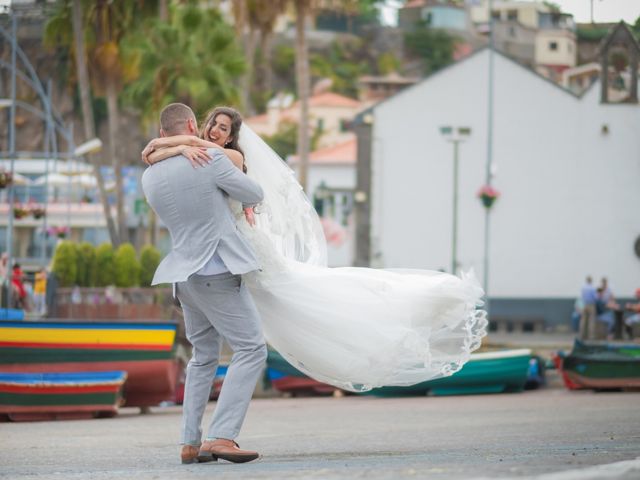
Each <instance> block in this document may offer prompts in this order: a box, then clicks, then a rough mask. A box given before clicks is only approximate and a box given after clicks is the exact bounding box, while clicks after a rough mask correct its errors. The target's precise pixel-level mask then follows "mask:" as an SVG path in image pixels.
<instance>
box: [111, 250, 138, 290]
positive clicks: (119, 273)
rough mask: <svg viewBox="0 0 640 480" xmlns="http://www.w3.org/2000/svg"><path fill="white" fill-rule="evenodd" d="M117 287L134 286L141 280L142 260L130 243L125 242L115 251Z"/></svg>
mask: <svg viewBox="0 0 640 480" xmlns="http://www.w3.org/2000/svg"><path fill="white" fill-rule="evenodd" d="M114 263H115V267H116V272H115V273H116V287H133V286H136V285H138V281H139V280H140V262H138V259H137V258H136V250H135V248H133V245H131V244H130V243H123V244H122V245H120V246H119V247H118V249H117V250H116V253H115V258H114Z"/></svg>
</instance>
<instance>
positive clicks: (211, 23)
mask: <svg viewBox="0 0 640 480" xmlns="http://www.w3.org/2000/svg"><path fill="white" fill-rule="evenodd" d="M170 10H171V13H170V18H169V21H168V22H163V21H159V20H149V21H148V22H147V23H146V24H145V25H141V26H140V27H139V28H138V30H137V32H135V33H132V35H131V36H129V37H128V38H127V40H126V47H125V49H126V55H127V57H128V58H132V59H135V60H132V62H131V63H132V64H135V69H134V71H132V76H133V78H134V80H133V81H132V82H131V83H130V84H129V85H128V86H127V88H126V99H127V100H128V101H130V102H131V103H133V105H134V106H136V107H137V108H138V109H140V111H141V112H142V116H143V120H144V122H145V123H152V122H155V121H156V119H157V117H158V114H159V113H160V110H161V109H162V108H163V107H164V106H165V105H166V104H167V103H170V102H176V101H178V102H183V103H186V104H187V105H190V106H191V107H192V108H194V110H196V111H205V110H207V109H209V108H211V106H212V105H220V104H237V103H238V100H239V95H238V78H239V76H240V74H241V73H242V72H243V71H244V69H245V62H244V59H243V55H242V51H241V50H240V48H239V47H238V46H237V43H236V39H235V36H234V32H233V29H232V28H231V27H230V26H229V25H227V24H226V23H225V22H224V20H223V19H222V16H221V15H220V13H219V12H218V10H216V9H208V10H204V11H203V10H202V9H200V8H199V7H197V6H193V5H190V4H186V5H172V8H171V9H170Z"/></svg>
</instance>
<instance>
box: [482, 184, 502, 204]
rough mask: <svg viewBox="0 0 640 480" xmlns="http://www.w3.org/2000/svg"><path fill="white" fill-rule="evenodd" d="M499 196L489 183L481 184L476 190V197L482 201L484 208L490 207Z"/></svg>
mask: <svg viewBox="0 0 640 480" xmlns="http://www.w3.org/2000/svg"><path fill="white" fill-rule="evenodd" d="M499 196H500V192H499V191H498V190H496V189H495V188H493V187H492V186H491V185H483V186H482V187H481V188H480V190H478V198H479V199H480V201H482V204H483V205H484V206H485V208H491V206H492V205H493V203H494V202H495V201H496V199H497V198H498V197H499Z"/></svg>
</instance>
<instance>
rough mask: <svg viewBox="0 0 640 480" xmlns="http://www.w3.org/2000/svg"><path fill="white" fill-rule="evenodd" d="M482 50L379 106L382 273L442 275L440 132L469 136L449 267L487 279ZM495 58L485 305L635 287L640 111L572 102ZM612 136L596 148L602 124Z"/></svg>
mask: <svg viewBox="0 0 640 480" xmlns="http://www.w3.org/2000/svg"><path fill="white" fill-rule="evenodd" d="M488 56H489V51H488V50H484V51H482V52H479V53H477V54H475V55H473V56H471V57H469V58H468V59H467V60H465V61H462V62H460V63H458V64H456V65H454V66H451V67H449V68H447V69H445V70H443V71H441V72H439V73H436V74H435V75H433V76H432V77H430V78H428V79H427V80H425V81H423V82H422V83H420V84H418V85H416V86H414V87H411V88H409V89H407V90H404V91H403V92H401V93H399V94H398V95H396V96H395V97H392V98H391V99H389V100H388V101H386V102H382V103H381V104H380V105H379V106H378V107H377V108H376V109H375V110H374V116H375V122H374V140H373V142H374V143H373V192H372V197H373V218H372V222H373V227H372V236H373V238H372V240H373V245H374V246H373V250H374V251H373V252H372V253H373V254H374V256H375V254H376V253H379V254H380V255H381V257H380V261H379V265H380V266H385V267H417V268H429V269H438V268H445V269H447V270H448V269H449V266H450V263H451V227H452V199H451V197H452V181H453V180H452V177H453V161H452V157H453V153H452V146H451V144H449V143H447V142H446V141H445V140H444V138H443V137H442V136H441V135H440V133H439V130H438V127H439V126H440V125H462V126H470V127H471V128H472V129H473V132H472V135H471V138H470V139H469V140H468V141H467V142H466V143H464V144H462V146H461V151H460V180H459V189H460V197H459V231H458V235H459V236H458V258H459V261H460V263H461V264H462V267H463V269H468V268H470V267H473V268H475V270H476V273H477V275H478V277H479V278H480V279H482V276H483V271H482V270H483V268H482V267H483V235H484V209H483V207H482V206H481V204H480V202H479V200H478V199H477V198H476V196H475V195H476V192H477V190H478V189H479V187H480V186H481V185H483V184H484V178H485V162H486V157H487V142H486V138H487V128H486V127H487V94H486V92H487V71H488ZM494 59H495V97H494V98H495V107H494V108H495V110H494V112H495V113H494V115H495V116H494V163H495V164H496V166H497V176H496V177H495V179H494V186H495V187H496V188H497V189H498V190H500V191H501V193H502V197H501V198H500V199H499V200H498V201H497V203H496V204H495V205H494V208H493V210H492V214H491V230H490V233H491V241H490V259H491V264H490V285H489V287H490V288H489V291H490V293H491V295H492V296H502V297H530V298H536V297H572V296H575V295H576V293H577V291H578V289H579V286H580V284H581V282H582V280H583V277H584V276H585V274H587V273H591V274H592V275H594V276H595V277H599V276H602V275H606V276H608V277H609V278H610V280H611V282H612V285H613V287H614V288H615V291H616V292H617V293H618V294H619V295H620V296H622V295H630V294H631V293H632V292H633V290H634V289H635V288H637V287H638V286H639V285H640V260H639V259H638V258H636V257H635V255H634V253H633V242H634V240H635V238H636V237H637V236H639V235H640V211H639V210H638V206H639V205H640V135H638V126H640V107H638V106H637V105H600V103H599V96H598V95H599V86H598V84H597V83H596V84H595V85H594V86H592V88H591V89H590V90H589V91H588V93H587V94H586V95H585V97H584V98H582V99H579V98H577V97H575V96H573V95H571V94H569V93H567V92H565V91H563V90H561V89H560V88H558V87H557V86H555V85H553V84H551V83H550V82H548V81H546V80H544V79H542V78H540V77H538V76H536V75H535V74H533V73H532V72H530V71H529V70H526V69H525V68H523V67H521V66H519V65H517V64H516V63H514V62H512V61H510V60H508V59H506V58H504V57H503V56H501V55H499V54H495V55H494ZM605 123H606V124H608V126H609V130H610V133H609V135H602V134H601V133H600V132H601V126H602V124H605Z"/></svg>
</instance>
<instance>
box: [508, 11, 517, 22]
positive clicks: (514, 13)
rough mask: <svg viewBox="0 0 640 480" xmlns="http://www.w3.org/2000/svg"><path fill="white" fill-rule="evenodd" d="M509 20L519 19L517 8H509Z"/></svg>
mask: <svg viewBox="0 0 640 480" xmlns="http://www.w3.org/2000/svg"><path fill="white" fill-rule="evenodd" d="M507 20H514V21H517V20H518V11H517V10H507Z"/></svg>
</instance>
